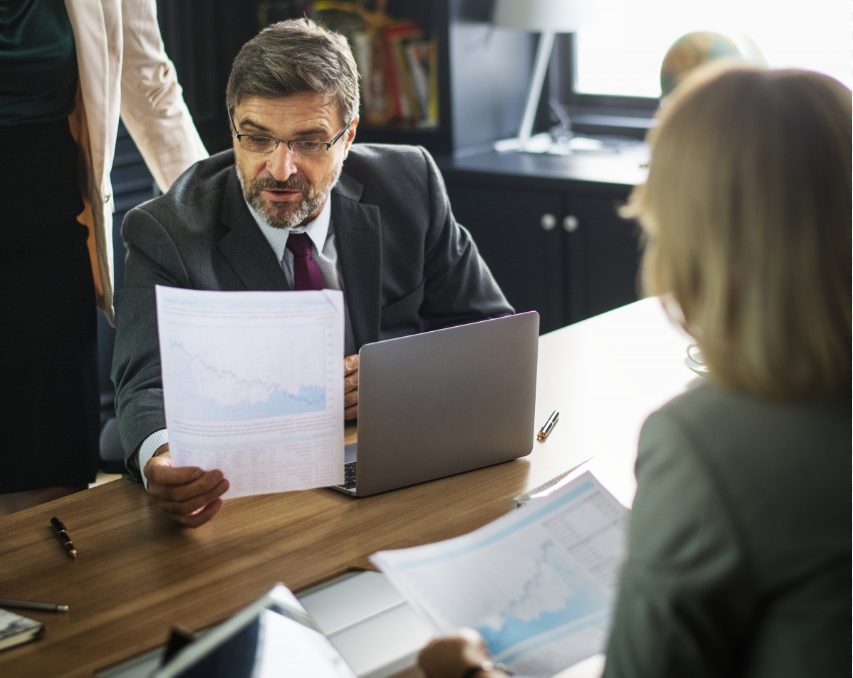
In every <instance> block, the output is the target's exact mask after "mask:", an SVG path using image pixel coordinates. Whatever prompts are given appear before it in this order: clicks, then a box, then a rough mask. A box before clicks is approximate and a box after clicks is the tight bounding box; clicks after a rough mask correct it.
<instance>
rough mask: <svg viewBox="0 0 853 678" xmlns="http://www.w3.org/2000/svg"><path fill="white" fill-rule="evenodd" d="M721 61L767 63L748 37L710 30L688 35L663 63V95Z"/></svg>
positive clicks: (674, 47) (661, 72)
mask: <svg viewBox="0 0 853 678" xmlns="http://www.w3.org/2000/svg"><path fill="white" fill-rule="evenodd" d="M720 58H728V59H736V60H738V61H743V62H746V63H754V64H758V63H764V59H763V57H762V56H761V52H760V51H759V49H758V47H757V46H756V44H755V43H754V42H753V41H752V40H751V39H749V38H747V37H746V36H743V35H723V34H722V33H714V32H711V31H696V32H693V33H686V34H685V35H682V36H681V37H680V38H678V40H676V41H675V42H674V43H672V46H671V47H670V48H669V49H668V50H667V52H666V55H665V56H664V58H663V62H662V63H661V67H660V89H661V96H662V97H665V96H667V95H668V94H669V93H670V92H672V90H674V89H675V87H676V86H677V85H678V84H679V83H680V82H682V81H683V80H684V79H685V78H686V77H687V76H688V75H689V74H690V73H692V72H693V71H694V70H695V69H696V68H697V67H699V66H701V65H702V64H705V63H707V62H709V61H712V60H714V59H720Z"/></svg>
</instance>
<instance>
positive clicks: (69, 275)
mask: <svg viewBox="0 0 853 678" xmlns="http://www.w3.org/2000/svg"><path fill="white" fill-rule="evenodd" d="M83 35H85V37H82V38H80V39H79V40H78V36H83ZM119 112H121V116H122V118H123V120H124V122H125V124H126V125H127V127H128V129H129V130H130V132H131V134H132V135H133V137H134V139H135V141H136V142H137V145H138V146H139V148H140V150H141V152H142V154H143V156H144V157H145V159H146V162H147V164H148V166H149V168H150V169H151V170H152V173H153V174H154V175H155V178H156V180H157V182H158V184H159V185H160V187H161V188H162V189H163V190H166V189H167V188H168V187H169V185H171V182H172V181H173V180H174V179H175V178H177V176H178V174H180V172H182V171H183V170H184V169H186V168H187V167H188V166H189V165H190V164H192V163H193V162H195V161H196V160H200V159H202V158H204V157H206V155H207V153H206V151H205V149H204V146H203V145H202V143H201V140H200V139H199V137H198V134H197V132H196V131H195V127H194V126H193V124H192V120H191V119H190V116H189V112H188V111H187V109H186V106H185V105H184V102H183V99H182V97H181V90H180V87H179V86H178V83H177V80H176V78H175V74H174V67H173V66H172V64H171V62H170V61H169V60H168V58H167V57H166V54H165V52H164V51H163V44H162V40H161V38H160V33H159V27H158V24H157V17H156V6H155V3H154V1H153V0H105V1H102V0H74V1H73V2H72V0H68V1H67V2H65V3H64V2H63V1H62V0H16V1H14V2H6V3H3V4H2V5H0V167H2V178H0V205H2V206H3V217H2V220H0V309H2V311H0V312H2V314H3V325H2V330H0V379H2V383H3V386H4V390H5V392H6V394H7V395H6V403H7V405H6V406H5V407H4V408H3V409H2V413H0V428H2V431H3V434H2V435H3V446H2V452H0V515H3V514H6V513H11V512H13V511H16V510H20V509H23V508H26V507H28V506H32V505H34V504H37V503H40V502H42V501H48V500H50V499H54V498H57V497H60V496H63V495H65V494H69V493H71V492H74V491H77V490H80V489H84V488H86V487H87V485H88V483H89V482H91V481H93V480H94V479H95V474H96V469H97V460H98V432H99V423H100V421H99V406H100V397H99V393H98V373H97V326H96V307H97V306H98V305H99V306H100V307H101V309H102V310H103V311H104V312H105V313H106V314H107V317H108V318H109V319H110V320H112V240H111V236H112V211H113V210H114V205H113V198H112V189H111V187H110V183H109V171H110V167H111V165H112V160H113V153H114V150H115V138H116V132H117V128H118V118H119Z"/></svg>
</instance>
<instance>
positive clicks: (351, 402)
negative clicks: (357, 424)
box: [344, 354, 358, 419]
mask: <svg viewBox="0 0 853 678" xmlns="http://www.w3.org/2000/svg"><path fill="white" fill-rule="evenodd" d="M357 417H358V355H357V354H356V355H348V356H347V357H346V358H344V419H356V418H357Z"/></svg>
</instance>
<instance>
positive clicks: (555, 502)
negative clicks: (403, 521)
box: [372, 473, 626, 676]
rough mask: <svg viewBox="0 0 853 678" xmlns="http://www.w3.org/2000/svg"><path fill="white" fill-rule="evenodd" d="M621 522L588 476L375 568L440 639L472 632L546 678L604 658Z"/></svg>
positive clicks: (619, 512) (384, 558)
mask: <svg viewBox="0 0 853 678" xmlns="http://www.w3.org/2000/svg"><path fill="white" fill-rule="evenodd" d="M625 516H626V511H625V509H624V508H623V507H622V505H621V504H619V502H618V501H616V499H615V498H614V497H613V496H612V495H611V494H610V493H609V492H607V490H606V489H604V488H603V487H602V486H601V484H600V483H599V482H598V481H597V480H596V479H595V478H594V477H593V476H592V475H590V474H589V473H585V474H584V475H582V476H580V477H579V478H577V479H576V480H575V481H574V482H572V483H570V484H569V485H567V486H566V487H563V488H561V489H560V490H558V491H556V492H555V493H554V494H552V495H551V496H550V497H547V498H545V499H542V500H540V501H537V502H533V503H531V504H530V505H528V506H525V507H522V508H520V509H518V510H515V511H513V512H511V513H509V514H508V515H506V516H503V517H502V518H499V519H498V520H496V521H494V522H492V523H490V524H489V525H486V526H485V527H483V528H480V529H479V530H476V531H475V532H472V533H470V534H467V535H464V536H462V537H457V538H456V539H450V540H448V541H444V542H439V543H437V544H429V545H427V546H419V547H416V548H411V549H403V550H399V551H382V552H379V553H377V554H375V555H374V556H373V557H372V560H373V562H374V563H375V564H376V565H377V566H378V567H379V568H380V569H381V570H382V571H383V572H384V573H385V574H386V575H387V576H388V578H389V580H390V581H391V583H392V584H393V585H394V586H395V587H396V588H397V589H398V590H399V591H400V593H401V594H402V595H403V596H404V597H406V598H407V599H408V601H409V603H410V604H411V605H412V606H413V607H414V608H415V609H416V610H419V611H420V612H421V614H423V616H424V617H425V618H426V620H427V621H428V623H430V624H431V625H432V626H433V627H434V628H435V630H436V631H437V632H438V633H448V632H450V631H453V630H455V629H457V628H459V627H461V626H470V627H473V628H475V629H477V630H478V631H479V632H480V633H481V634H482V635H483V637H484V639H485V640H486V644H487V645H488V647H489V650H490V651H491V653H492V655H493V656H494V657H495V659H496V661H503V662H505V663H506V664H507V665H508V666H509V667H510V668H511V669H513V670H514V671H516V672H517V673H520V674H524V675H530V676H552V675H554V674H555V673H557V672H558V671H561V670H563V669H565V668H566V667H568V666H571V665H572V664H575V663H576V662H579V661H581V660H583V659H586V658H587V657H590V656H592V655H594V654H597V653H599V652H602V651H603V649H604V645H605V642H606V638H607V634H608V631H609V627H610V619H611V607H612V604H613V600H614V598H615V588H616V580H617V576H618V570H619V566H620V563H621V558H622V553H623V550H624V539H625Z"/></svg>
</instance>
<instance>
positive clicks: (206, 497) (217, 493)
mask: <svg viewBox="0 0 853 678" xmlns="http://www.w3.org/2000/svg"><path fill="white" fill-rule="evenodd" d="M229 487H230V483H229V482H228V481H227V480H223V481H222V482H220V483H219V484H218V485H216V486H215V487H213V488H212V489H210V490H208V491H206V492H203V493H201V494H196V495H194V496H191V497H189V498H187V499H185V500H182V501H174V500H170V499H165V498H163V499H158V500H157V504H158V506H160V508H162V509H163V510H164V511H166V512H167V513H173V514H178V515H185V516H188V515H191V514H194V513H197V512H198V511H200V510H202V509H203V508H204V507H205V506H207V505H208V504H210V503H212V502H214V501H216V500H217V499H219V498H220V497H221V496H222V495H223V494H225V493H226V492H227V491H228V488H229Z"/></svg>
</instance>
